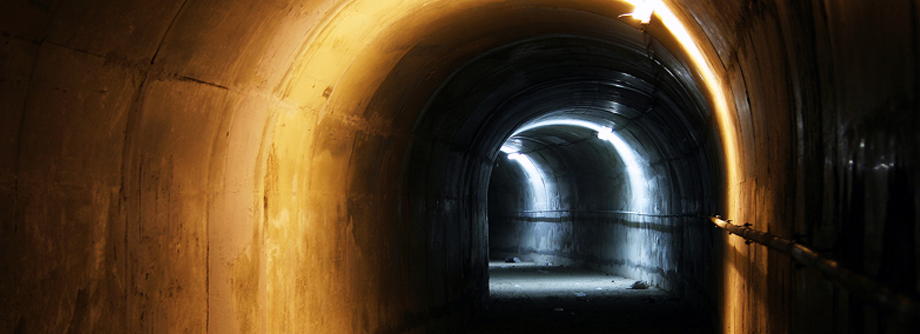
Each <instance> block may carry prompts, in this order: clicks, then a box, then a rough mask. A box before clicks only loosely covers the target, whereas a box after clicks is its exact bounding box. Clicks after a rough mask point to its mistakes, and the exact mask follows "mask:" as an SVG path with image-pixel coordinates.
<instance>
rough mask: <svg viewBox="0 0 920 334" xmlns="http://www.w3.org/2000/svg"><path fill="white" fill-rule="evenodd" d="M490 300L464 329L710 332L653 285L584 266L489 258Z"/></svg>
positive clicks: (702, 318) (480, 333) (696, 313)
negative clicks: (640, 285) (644, 286)
mask: <svg viewBox="0 0 920 334" xmlns="http://www.w3.org/2000/svg"><path fill="white" fill-rule="evenodd" d="M489 275H490V281H489V290H490V302H489V306H488V309H487V310H486V312H485V313H484V314H483V317H482V319H480V321H478V322H476V324H474V325H473V327H472V328H471V329H470V331H469V332H468V333H475V334H485V333H714V332H715V330H714V329H713V328H711V327H709V326H708V324H707V322H706V321H705V319H707V317H705V316H704V315H703V314H700V313H699V311H697V310H694V309H693V308H692V307H691V306H689V305H688V304H687V303H685V302H684V301H682V300H680V299H678V298H674V297H671V296H670V295H668V294H667V293H666V292H665V291H662V290H658V289H655V288H649V289H630V286H631V285H632V284H633V283H634V282H635V281H636V280H633V279H628V278H625V277H620V276H613V275H610V274H605V273H601V272H597V271H592V270H588V269H584V268H574V267H564V266H550V265H545V264H537V263H528V262H523V263H503V262H492V263H490V265H489Z"/></svg>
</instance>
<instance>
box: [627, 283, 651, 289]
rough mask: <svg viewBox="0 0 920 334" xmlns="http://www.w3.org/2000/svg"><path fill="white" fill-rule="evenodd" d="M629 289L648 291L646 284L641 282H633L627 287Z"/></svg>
mask: <svg viewBox="0 0 920 334" xmlns="http://www.w3.org/2000/svg"><path fill="white" fill-rule="evenodd" d="M629 288H630V289H636V290H643V289H648V283H645V282H643V281H635V282H634V283H633V284H632V285H630V286H629Z"/></svg>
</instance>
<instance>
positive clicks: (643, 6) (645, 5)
mask: <svg viewBox="0 0 920 334" xmlns="http://www.w3.org/2000/svg"><path fill="white" fill-rule="evenodd" d="M633 5H635V6H636V7H635V8H633V11H632V13H626V14H620V16H619V17H625V16H632V18H634V19H636V20H639V22H640V23H642V24H649V22H652V13H654V12H655V7H654V6H653V5H652V4H651V3H649V2H646V1H642V0H637V1H634V2H633Z"/></svg>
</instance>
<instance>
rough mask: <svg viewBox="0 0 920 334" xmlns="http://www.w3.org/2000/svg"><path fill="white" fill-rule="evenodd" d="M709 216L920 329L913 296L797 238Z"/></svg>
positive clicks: (745, 237)
mask: <svg viewBox="0 0 920 334" xmlns="http://www.w3.org/2000/svg"><path fill="white" fill-rule="evenodd" d="M709 219H710V220H711V221H712V222H713V224H715V225H716V226H718V227H720V228H722V229H724V230H726V231H728V232H729V233H730V234H736V235H738V236H740V237H742V238H744V239H745V240H748V241H749V242H756V243H758V244H761V245H764V246H767V248H770V249H773V250H776V251H779V252H782V253H783V254H786V255H789V256H790V257H792V258H793V259H795V260H796V261H797V262H798V263H801V264H802V265H804V266H805V267H808V268H815V269H817V270H818V271H820V272H821V273H823V274H824V276H825V277H827V278H828V279H830V280H831V281H834V282H835V283H837V284H839V285H840V286H842V287H843V288H844V289H846V290H847V291H849V292H850V293H851V294H852V295H854V296H855V297H857V298H860V299H862V300H865V301H868V302H871V303H873V304H876V305H878V306H881V307H885V308H888V309H890V310H891V311H892V312H893V313H894V314H895V316H896V318H897V319H898V320H900V321H901V322H902V323H904V324H906V325H907V327H908V328H909V329H918V328H920V304H918V303H917V301H915V300H913V299H911V298H910V297H907V296H905V295H903V294H900V293H897V292H894V291H892V290H891V289H889V288H887V287H885V286H884V285H882V284H880V283H878V282H877V281H875V280H873V279H871V278H869V277H868V276H865V275H862V274H859V273H857V272H854V271H852V270H849V269H847V268H845V267H844V266H842V265H841V264H840V263H839V262H837V261H836V260H834V259H831V258H829V257H826V256H824V255H821V254H819V253H818V252H816V251H815V250H813V249H811V248H808V247H806V246H804V245H802V244H799V243H797V242H796V241H795V240H790V239H785V238H782V237H779V236H776V235H774V234H770V233H766V232H761V231H757V230H754V229H753V228H751V225H750V224H745V225H743V226H739V225H735V224H732V223H731V221H730V220H729V221H726V220H722V219H721V218H720V217H718V216H716V217H709Z"/></svg>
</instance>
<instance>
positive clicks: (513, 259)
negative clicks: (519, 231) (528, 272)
mask: <svg viewBox="0 0 920 334" xmlns="http://www.w3.org/2000/svg"><path fill="white" fill-rule="evenodd" d="M521 262H522V261H521V258H519V257H517V256H515V257H506V258H505V263H521Z"/></svg>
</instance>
